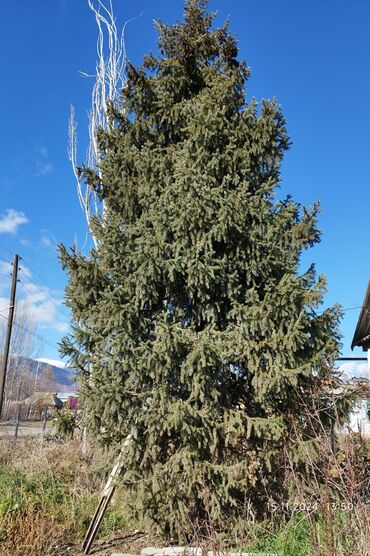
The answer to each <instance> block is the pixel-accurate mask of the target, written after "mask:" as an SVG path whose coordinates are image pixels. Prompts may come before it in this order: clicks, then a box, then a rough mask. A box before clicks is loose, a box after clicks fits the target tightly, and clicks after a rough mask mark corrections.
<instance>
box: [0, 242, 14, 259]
mask: <svg viewBox="0 0 370 556" xmlns="http://www.w3.org/2000/svg"><path fill="white" fill-rule="evenodd" d="M0 247H1V249H4V251H7V253H9V255H12V256H13V255H14V251H10V249H8V248H7V247H5V245H1V243H0Z"/></svg>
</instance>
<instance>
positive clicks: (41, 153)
mask: <svg viewBox="0 0 370 556" xmlns="http://www.w3.org/2000/svg"><path fill="white" fill-rule="evenodd" d="M35 165H36V171H35V176H36V177H40V176H47V175H48V174H50V173H51V172H52V171H53V170H54V166H53V164H52V163H51V161H50V159H49V153H48V151H47V149H46V148H45V147H39V148H38V149H36V159H35Z"/></svg>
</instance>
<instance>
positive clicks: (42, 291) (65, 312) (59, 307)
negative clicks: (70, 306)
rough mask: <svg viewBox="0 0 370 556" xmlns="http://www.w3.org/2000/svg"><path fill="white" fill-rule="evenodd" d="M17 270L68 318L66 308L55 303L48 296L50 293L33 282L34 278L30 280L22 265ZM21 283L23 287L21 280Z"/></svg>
mask: <svg viewBox="0 0 370 556" xmlns="http://www.w3.org/2000/svg"><path fill="white" fill-rule="evenodd" d="M19 270H20V271H21V272H23V274H24V275H25V276H26V278H27V280H28V281H29V282H31V284H33V285H34V287H35V288H36V289H37V290H38V291H39V293H40V294H41V295H43V296H44V297H46V298H47V299H48V300H49V301H50V303H51V304H52V305H54V307H55V308H56V309H57V310H58V311H61V312H62V313H63V314H64V316H66V317H67V318H70V315H69V314H68V312H67V311H66V309H64V307H61V306H60V305H58V304H57V303H55V301H54V300H53V299H52V298H51V297H50V295H49V294H48V293H47V291H45V290H42V289H41V288H40V286H39V285H38V284H36V282H34V280H32V278H31V277H30V276H28V274H27V273H26V272H25V270H24V268H22V267H21V266H20V267H19ZM31 270H32V269H31ZM44 281H45V280H44ZM22 284H23V287H25V284H24V283H23V282H22ZM47 287H48V288H50V286H47ZM29 293H30V292H29Z"/></svg>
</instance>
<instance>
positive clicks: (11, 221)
mask: <svg viewBox="0 0 370 556" xmlns="http://www.w3.org/2000/svg"><path fill="white" fill-rule="evenodd" d="M27 222H28V218H27V216H26V215H25V214H24V212H22V211H18V210H15V209H7V210H6V211H5V214H4V215H3V216H2V218H0V234H15V233H17V231H18V228H19V226H21V225H22V224H27Z"/></svg>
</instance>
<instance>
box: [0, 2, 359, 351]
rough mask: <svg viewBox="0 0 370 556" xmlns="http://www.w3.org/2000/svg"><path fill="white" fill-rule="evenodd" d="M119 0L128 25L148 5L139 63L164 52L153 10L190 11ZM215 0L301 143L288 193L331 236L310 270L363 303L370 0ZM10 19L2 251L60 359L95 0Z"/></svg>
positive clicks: (4, 266)
mask: <svg viewBox="0 0 370 556" xmlns="http://www.w3.org/2000/svg"><path fill="white" fill-rule="evenodd" d="M114 5H115V12H116V16H117V18H118V19H119V20H120V21H122V22H123V21H124V20H127V19H129V18H132V17H134V16H138V15H139V14H141V13H142V15H141V16H140V17H138V18H137V19H135V20H134V21H133V22H131V23H130V24H129V26H128V28H127V33H126V46H127V52H128V57H129V59H130V60H131V61H132V62H134V63H135V64H137V63H139V62H140V61H141V60H142V56H143V54H144V53H146V52H148V51H149V50H155V40H156V34H155V30H154V28H153V24H152V21H153V19H161V20H163V21H165V22H169V23H171V22H173V21H175V20H176V19H179V18H181V14H182V1H180V0H171V1H167V2H164V1H163V0H135V1H134V2H133V1H131V2H129V1H128V0H115V2H114ZM210 6H211V8H212V9H215V10H218V16H217V20H216V22H217V23H222V22H223V20H224V19H225V18H226V17H227V16H228V15H229V16H230V19H231V29H232V31H233V32H234V33H235V34H236V35H237V37H238V40H239V47H240V56H241V57H243V58H246V59H247V62H248V64H249V66H250V67H251V69H252V76H251V79H250V81H249V83H248V88H247V95H248V97H249V98H251V97H252V96H254V97H256V98H257V99H261V98H271V97H273V96H275V97H276V98H277V99H278V101H279V102H280V104H281V105H282V107H283V112H284V114H285V116H286V118H287V124H288V131H289V134H290V137H291V139H292V147H291V149H290V151H289V152H288V153H287V155H286V159H285V162H284V166H283V175H282V184H281V192H280V193H279V195H285V194H287V193H291V194H292V195H293V197H294V198H295V199H296V200H297V201H299V202H301V203H303V204H305V205H310V204H312V203H313V202H314V201H315V200H317V199H319V200H320V202H321V207H322V213H321V216H320V228H321V230H322V232H323V236H322V241H321V243H320V245H318V246H316V247H314V248H313V249H311V250H310V251H308V252H307V253H306V254H305V255H304V258H303V261H302V268H304V267H305V266H307V265H308V264H309V263H310V262H315V263H316V264H317V269H318V271H319V272H320V273H321V272H322V273H325V274H326V275H327V278H328V287H329V292H328V294H327V296H326V298H325V301H326V303H327V304H331V303H334V302H339V303H340V304H342V306H343V307H345V308H349V307H354V306H358V305H361V303H362V300H363V296H364V293H365V289H366V285H367V281H368V279H369V277H370V276H369V271H368V265H369V263H368V259H367V250H366V248H367V243H368V242H367V233H368V232H367V213H368V206H369V191H370V189H369V182H370V165H369V164H368V163H367V161H368V158H369V156H370V144H369V129H370V67H369V66H370V61H369V60H370V56H369V52H370V34H369V32H368V25H369V21H370V3H369V2H368V1H367V0H353V1H352V2H348V0H326V1H325V2H322V1H319V0H311V2H297V1H296V0H279V1H277V0H259V1H258V2H255V1H253V2H252V1H251V0H244V1H241V0H212V1H211V3H210ZM2 16H3V25H2V32H1V35H0V52H1V68H2V69H1V71H2V76H3V77H2V86H1V87H0V122H1V131H2V145H1V150H0V167H1V175H0V245H1V247H0V256H1V257H2V258H3V259H10V258H11V253H10V252H17V253H19V254H20V255H21V256H22V257H23V260H22V262H21V265H22V266H23V272H24V276H23V280H22V284H20V286H19V298H20V299H22V298H23V299H24V298H27V299H28V300H29V302H30V303H32V305H33V306H34V307H35V308H36V314H37V318H38V320H39V328H38V333H39V335H41V336H42V337H43V338H45V339H46V340H47V341H48V343H47V344H46V345H45V349H44V356H45V357H50V358H57V357H58V352H57V347H56V345H57V341H58V339H59V338H60V337H61V335H62V333H63V331H64V330H66V328H67V322H68V318H67V313H66V310H65V309H62V308H61V305H60V302H61V300H62V297H63V288H64V285H65V282H66V278H65V276H64V275H63V272H62V271H61V269H60V268H59V265H58V261H57V255H56V249H55V245H56V243H57V242H59V241H62V242H63V243H65V244H66V245H71V244H72V243H73V242H74V241H75V240H77V242H78V244H79V245H82V244H83V243H84V241H85V232H86V227H85V221H84V217H83V214H82V212H81V210H80V208H79V205H78V201H77V196H76V191H75V182H74V177H73V175H72V172H71V168H70V164H69V161H68V156H67V144H68V138H67V127H68V113H69V105H70V103H73V104H74V106H75V108H76V112H77V119H78V125H79V139H80V147H81V150H80V155H79V159H80V160H81V161H83V160H84V148H85V146H86V142H87V134H86V126H87V115H86V114H87V111H88V109H89V103H90V94H91V87H92V84H93V81H92V80H89V79H86V78H82V77H81V76H80V74H79V71H80V70H81V71H85V72H88V73H93V72H94V65H95V58H96V55H95V52H96V51H95V44H96V35H97V30H96V25H95V21H94V18H93V15H92V14H91V12H90V11H89V9H88V6H87V0H33V1H32V2H30V1H29V0H17V1H16V2H7V3H6V4H4V6H3V7H2ZM4 248H5V249H4ZM6 249H8V250H9V251H7V250H6ZM3 259H0V310H2V312H0V314H1V315H6V311H4V309H5V308H6V297H7V295H8V292H7V284H8V282H9V280H8V276H9V265H8V263H7V261H6V260H3ZM21 274H22V273H21ZM21 278H22V276H21ZM358 314H359V310H358V309H353V310H349V311H346V313H345V317H344V319H343V322H342V325H341V330H342V334H343V355H351V354H350V343H351V339H352V336H353V332H354V328H355V325H356V322H357V318H358ZM53 346H55V347H53ZM353 355H358V356H361V355H362V353H361V352H360V351H359V350H357V351H356V352H355V353H354V354H353Z"/></svg>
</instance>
